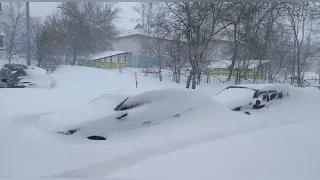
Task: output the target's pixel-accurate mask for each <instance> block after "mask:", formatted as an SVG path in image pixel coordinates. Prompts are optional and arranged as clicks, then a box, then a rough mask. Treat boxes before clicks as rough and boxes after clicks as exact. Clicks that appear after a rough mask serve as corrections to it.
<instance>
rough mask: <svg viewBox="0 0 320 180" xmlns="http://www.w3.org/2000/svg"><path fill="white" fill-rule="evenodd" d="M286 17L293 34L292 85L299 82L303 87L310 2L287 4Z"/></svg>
mask: <svg viewBox="0 0 320 180" xmlns="http://www.w3.org/2000/svg"><path fill="white" fill-rule="evenodd" d="M285 8H286V15H287V19H288V21H289V23H290V29H291V31H292V33H293V63H292V69H291V70H292V73H291V77H292V80H291V83H294V80H295V79H296V80H297V85H298V86H302V85H303V71H304V70H305V68H306V67H305V62H304V58H303V57H302V55H303V50H304V45H305V41H306V38H307V33H308V30H307V28H308V27H307V25H308V22H307V21H308V16H309V15H310V3H309V2H292V3H286V5H285Z"/></svg>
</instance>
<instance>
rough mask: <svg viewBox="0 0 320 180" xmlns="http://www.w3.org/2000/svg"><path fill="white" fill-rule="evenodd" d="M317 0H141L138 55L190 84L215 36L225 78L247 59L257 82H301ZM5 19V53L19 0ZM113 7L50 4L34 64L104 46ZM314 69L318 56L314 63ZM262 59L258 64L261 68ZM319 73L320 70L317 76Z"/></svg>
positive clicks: (238, 77) (19, 16)
mask: <svg viewBox="0 0 320 180" xmlns="http://www.w3.org/2000/svg"><path fill="white" fill-rule="evenodd" d="M318 4H319V3H317V2H140V3H138V5H137V6H136V7H134V9H135V10H136V11H137V12H138V13H139V14H140V16H139V18H138V19H137V22H138V23H139V25H140V31H141V32H142V33H143V34H145V35H148V36H151V37H152V38H147V39H146V40H142V42H141V43H142V52H141V53H142V57H141V58H142V60H143V62H144V64H145V65H146V67H147V64H148V63H150V60H152V61H154V62H156V64H157V67H158V68H159V69H160V76H159V80H160V81H161V80H162V76H161V71H162V69H164V68H166V67H169V68H170V69H171V70H172V74H173V80H174V81H175V82H177V83H180V82H181V76H182V75H183V73H182V70H183V69H184V68H186V67H188V68H189V69H190V71H188V74H185V75H186V76H187V82H186V88H192V89H195V88H196V86H197V85H198V84H200V82H201V78H202V77H203V76H204V75H205V76H207V77H208V76H209V71H208V65H209V64H210V62H211V61H212V60H215V59H214V58H213V57H214V55H215V52H217V51H219V48H220V47H219V46H218V45H217V44H216V43H215V41H214V40H215V39H221V38H224V39H226V40H228V41H229V42H230V46H229V48H228V49H226V50H225V51H224V54H226V56H228V58H229V60H230V61H231V65H230V66H229V69H228V76H227V81H231V80H233V81H234V82H235V84H240V83H242V82H243V81H244V80H246V79H247V77H248V74H249V69H250V68H249V61H248V60H256V61H257V62H258V63H259V65H260V64H262V63H263V61H264V60H269V61H268V62H269V63H268V64H267V66H266V67H265V66H257V68H255V70H254V72H250V73H251V74H252V73H253V74H254V75H253V76H254V77H253V78H251V81H252V82H253V83H255V82H258V78H257V77H258V75H259V73H261V72H264V73H266V74H267V77H266V80H267V81H268V82H269V83H273V82H275V81H277V77H278V76H279V75H284V74H285V76H286V77H290V81H291V83H292V84H295V85H297V86H303V82H304V77H305V72H307V71H308V69H310V68H311V67H310V66H311V64H310V61H309V59H310V58H313V59H314V61H319V62H320V60H318V58H317V57H320V56H319V55H318V54H319V47H320V46H319V44H320V43H319V42H318V41H317V38H316V37H317V34H318V32H319V30H318V29H317V26H318V25H319V22H318V21H319V8H318V6H319V5H318ZM8 8H9V9H10V16H9V17H10V18H9V23H8V25H7V26H6V27H5V34H6V36H5V44H6V47H7V49H6V53H7V58H8V60H9V62H10V61H11V59H12V57H13V56H15V55H16V54H19V53H21V52H23V51H24V49H25V46H26V43H25V38H24V37H25V36H24V34H25V31H24V30H23V29H25V23H24V21H25V16H24V14H23V13H24V8H23V3H16V2H12V3H10V5H9V7H8ZM119 12H120V9H119V8H118V7H117V3H114V2H61V3H59V7H58V10H57V12H55V13H54V14H53V15H50V16H47V17H46V19H45V21H44V23H38V24H33V25H32V27H33V28H32V29H33V32H32V34H31V37H32V52H33V53H32V56H33V59H35V60H36V62H37V66H39V67H42V68H44V69H46V70H49V71H51V72H53V71H54V70H55V69H56V68H57V67H58V66H59V65H60V64H61V62H62V61H65V62H66V63H69V64H71V65H74V64H75V63H76V60H77V59H78V57H79V56H84V55H87V54H90V53H96V52H101V51H104V50H108V49H110V48H111V40H112V39H113V38H114V37H115V36H117V34H118V32H117V28H116V27H115V25H114V22H115V21H116V20H117V19H118V16H119ZM318 64H319V65H318V66H319V67H317V68H318V69H319V72H320V63H318ZM262 67H263V68H262ZM319 79H320V78H319Z"/></svg>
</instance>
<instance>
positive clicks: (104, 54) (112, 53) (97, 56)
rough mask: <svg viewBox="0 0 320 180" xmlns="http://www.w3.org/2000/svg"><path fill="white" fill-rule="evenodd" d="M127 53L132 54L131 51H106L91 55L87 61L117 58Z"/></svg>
mask: <svg viewBox="0 0 320 180" xmlns="http://www.w3.org/2000/svg"><path fill="white" fill-rule="evenodd" d="M125 53H130V52H129V51H105V52H101V53H96V54H93V55H90V56H88V57H86V59H90V60H97V59H102V58H107V57H111V56H116V55H119V54H125Z"/></svg>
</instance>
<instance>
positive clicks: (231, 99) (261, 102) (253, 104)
mask: <svg viewBox="0 0 320 180" xmlns="http://www.w3.org/2000/svg"><path fill="white" fill-rule="evenodd" d="M288 95H289V94H288V91H287V90H286V88H285V86H282V85H278V84H277V85H270V84H264V85H260V84H259V85H242V86H228V87H226V88H225V89H223V90H222V91H220V92H219V93H217V94H216V96H214V99H215V100H216V101H218V102H220V103H222V104H224V105H226V106H227V107H228V108H230V109H231V110H232V111H245V113H246V114H248V115H250V112H248V109H261V108H264V107H269V106H270V105H271V104H272V103H273V102H275V101H276V100H279V99H282V98H283V97H285V96H288Z"/></svg>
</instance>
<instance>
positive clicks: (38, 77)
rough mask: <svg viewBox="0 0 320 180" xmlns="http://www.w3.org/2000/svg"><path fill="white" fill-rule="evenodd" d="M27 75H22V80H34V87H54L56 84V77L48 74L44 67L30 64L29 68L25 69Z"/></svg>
mask: <svg viewBox="0 0 320 180" xmlns="http://www.w3.org/2000/svg"><path fill="white" fill-rule="evenodd" d="M25 71H26V73H27V76H22V77H21V80H20V81H21V82H23V81H24V82H32V83H35V84H36V86H32V88H53V87H54V85H55V80H54V78H53V77H52V76H51V75H50V74H48V73H47V72H46V71H45V70H44V69H41V68H38V67H34V66H28V69H25Z"/></svg>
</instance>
